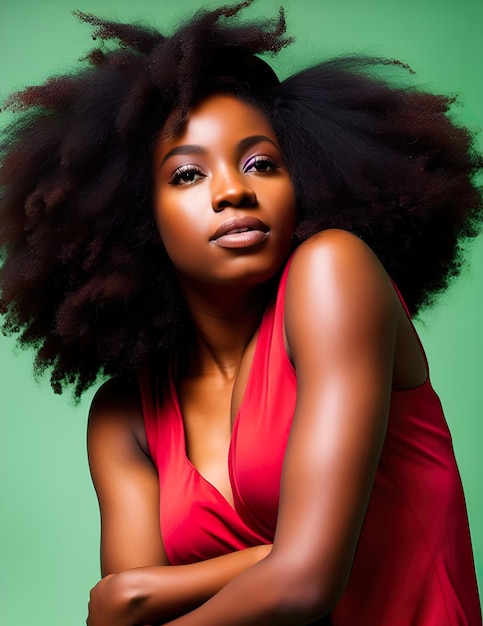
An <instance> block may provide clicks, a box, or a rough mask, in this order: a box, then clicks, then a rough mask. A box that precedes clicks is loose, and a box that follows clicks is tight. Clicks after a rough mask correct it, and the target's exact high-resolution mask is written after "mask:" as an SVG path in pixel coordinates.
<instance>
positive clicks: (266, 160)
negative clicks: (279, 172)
mask: <svg viewBox="0 0 483 626" xmlns="http://www.w3.org/2000/svg"><path fill="white" fill-rule="evenodd" d="M276 169H278V165H277V164H276V163H275V162H274V161H273V160H272V159H271V158H270V157H269V156H266V155H264V154H258V155H257V156H255V157H252V158H251V159H249V160H248V161H247V163H246V164H245V166H244V167H243V173H244V174H247V173H248V172H251V171H255V172H272V171H273V170H276Z"/></svg>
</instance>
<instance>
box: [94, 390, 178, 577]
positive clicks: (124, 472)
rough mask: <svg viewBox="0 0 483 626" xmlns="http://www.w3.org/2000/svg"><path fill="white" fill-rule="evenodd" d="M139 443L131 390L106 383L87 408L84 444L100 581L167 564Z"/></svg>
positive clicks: (138, 415)
mask: <svg viewBox="0 0 483 626" xmlns="http://www.w3.org/2000/svg"><path fill="white" fill-rule="evenodd" d="M143 437H144V427H143V417H142V408H141V403H140V399H139V394H138V392H137V390H136V388H135V385H132V386H129V385H126V384H125V382H123V381H117V380H112V381H109V382H108V383H106V384H105V385H104V386H103V387H101V389H100V390H99V391H98V393H97V394H96V396H95V398H94V401H93V403H92V406H91V411H90V415H89V426H88V439H87V441H88V453H89V465H90V470H91V475H92V480H93V483H94V487H95V489H96V493H97V497H98V500H99V508H100V513H101V569H102V573H103V575H106V574H109V573H113V572H119V571H122V570H125V569H129V568H132V567H139V566H143V565H163V564H166V563H167V559H166V556H165V553H164V549H163V545H162V540H161V534H160V528H159V486H158V477H157V473H156V470H155V468H154V466H153V464H152V462H151V461H150V459H149V458H148V456H147V453H146V450H145V445H143ZM143 448H144V449H143Z"/></svg>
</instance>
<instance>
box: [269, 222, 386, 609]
mask: <svg viewBox="0 0 483 626" xmlns="http://www.w3.org/2000/svg"><path fill="white" fill-rule="evenodd" d="M396 310H397V307H396V302H395V297H394V290H393V289H392V285H391V283H390V280H389V278H388V277H387V275H386V273H385V272H384V270H383V269H382V267H381V266H380V264H379V262H378V260H377V259H376V258H375V256H374V255H373V254H372V252H371V251H370V250H369V249H368V248H367V247H366V246H365V244H363V243H362V242H360V241H359V240H358V239H356V238H355V237H354V236H352V235H349V234H348V233H344V232H342V231H326V232H325V233H322V234H321V235H319V236H318V237H316V238H314V239H313V240H309V241H308V242H307V243H306V244H303V245H302V246H301V247H300V248H299V250H298V251H297V253H296V254H295V257H294V259H293V261H292V265H291V268H290V272H289V278H288V283H287V291H286V312H285V328H286V335H287V341H288V346H289V351H290V355H291V358H292V359H293V362H294V364H295V367H296V371H297V404H296V409H295V415H294V421H293V425H292V430H291V434H290V439H289V443H288V447H287V452H286V456H285V462H284V469H283V475H282V485H281V497H280V511H279V520H278V525H277V533H276V537H275V542H274V549H273V552H272V555H273V556H274V558H276V557H277V555H279V558H282V559H288V561H287V563H288V564H289V565H290V567H291V568H293V567H294V564H295V572H294V576H295V578H293V579H292V580H296V581H297V582H298V583H300V586H302V588H305V590H306V591H307V592H308V593H310V589H309V588H310V585H313V587H314V589H312V591H314V593H318V591H317V590H316V589H315V587H317V589H318V590H324V591H323V593H324V594H325V595H326V597H329V598H332V599H337V597H338V596H339V595H340V593H341V592H342V591H343V589H344V587H345V584H346V581H347V577H348V575H349V572H350V567H351V564H352V559H353V556H354V553H355V549H356V546H357V540H358V536H359V532H360V528H361V526H362V522H363V518H364V514H365V510H366V507H367V503H368V500H369V496H370V493H371V489H372V484H373V480H374V475H375V472H376V468H377V464H378V461H379V457H380V453H381V449H382V445H383V441H384V436H385V431H386V426H387V417H388V411H389V403H390V396H391V383H392V374H393V362H394V346H395V340H396V334H397V314H396ZM300 586H299V585H297V584H296V585H295V586H294V587H293V590H294V593H295V594H297V593H301V590H300Z"/></svg>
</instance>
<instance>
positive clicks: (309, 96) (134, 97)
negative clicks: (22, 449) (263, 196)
mask: <svg viewBox="0 0 483 626" xmlns="http://www.w3.org/2000/svg"><path fill="white" fill-rule="evenodd" d="M250 4H251V0H247V1H245V2H240V3H238V4H235V5H230V6H224V7H220V8H218V9H217V10H213V11H205V12H201V13H199V14H198V15H197V16H196V17H195V18H194V19H192V20H191V21H189V22H187V23H185V24H183V25H181V26H180V27H179V28H178V29H177V30H176V31H175V32H174V33H173V34H171V35H170V36H164V35H162V34H161V33H159V32H158V31H157V30H154V29H150V28H146V27H141V26H138V25H135V24H122V23H117V22H112V21H107V20H102V19H99V18H97V17H95V16H93V15H86V14H83V13H80V12H77V17H78V18H79V19H81V20H82V21H84V22H87V23H89V24H91V25H92V26H93V27H94V35H93V37H94V39H99V40H101V45H100V47H97V48H95V49H94V50H92V51H91V52H90V54H89V55H88V57H87V59H86V61H87V63H84V64H83V65H82V67H81V69H80V70H79V71H78V72H74V73H72V74H69V75H64V76H56V77H54V78H51V79H50V80H48V81H46V82H45V83H44V84H42V85H40V86H33V87H28V88H26V89H24V90H23V91H20V92H17V93H15V94H13V95H12V96H10V98H9V99H8V101H7V103H6V108H7V109H10V110H14V111H16V112H17V113H18V115H17V119H16V120H15V121H14V122H13V123H12V124H10V126H9V127H8V128H7V129H6V131H5V133H4V137H3V140H2V144H1V160H2V164H1V169H0V186H1V199H0V220H1V221H0V255H1V257H0V258H1V260H2V261H3V263H2V267H1V269H0V290H1V291H0V313H1V314H2V315H3V318H4V322H3V332H4V333H18V334H19V341H20V343H21V345H22V346H30V347H32V346H33V347H34V348H35V350H36V361H35V367H36V369H37V371H38V372H43V371H45V370H49V371H50V378H51V384H52V387H53V389H54V391H56V392H58V393H60V392H61V391H62V389H63V388H65V387H66V386H68V385H73V386H74V393H75V395H76V397H80V395H81V394H82V392H83V391H84V390H85V389H86V388H87V387H89V386H90V385H91V384H92V383H93V382H95V381H96V379H97V377H98V376H99V375H108V376H110V375H118V374H129V373H132V372H134V371H135V370H136V368H138V367H139V366H140V365H141V364H143V363H145V362H147V361H149V360H150V359H155V360H156V361H160V362H163V361H165V360H166V358H167V357H168V355H169V354H170V353H171V352H172V350H173V348H174V347H175V346H176V345H177V341H178V338H179V337H180V329H181V328H183V325H184V324H185V323H186V320H185V313H184V309H183V302H182V298H181V297H180V294H179V292H178V289H177V284H176V281H175V279H174V274H173V271H172V267H171V264H170V261H169V259H168V257H167V255H166V253H165V251H164V249H163V247H162V244H161V243H160V241H159V238H158V237H157V236H156V227H155V224H154V219H153V215H152V210H151V206H152V200H151V191H152V190H151V154H152V149H153V145H154V142H155V140H156V138H157V137H158V136H159V133H160V132H161V129H163V127H164V125H165V122H166V120H167V117H168V115H169V114H173V111H175V112H177V117H176V119H175V121H174V127H170V128H171V131H172V132H176V130H177V129H179V128H181V127H182V124H183V122H184V119H185V116H186V113H187V111H188V110H189V108H190V107H191V106H192V105H193V104H194V103H195V102H196V101H199V100H200V99H201V98H203V96H205V95H207V94H209V93H212V92H214V91H217V90H226V91H229V92H231V93H234V94H236V95H237V96H238V97H240V98H243V99H245V100H247V101H249V102H251V103H253V104H255V105H256V106H258V107H260V108H261V109H262V110H263V111H264V112H265V114H266V115H267V116H268V118H269V119H270V121H271V123H272V124H273V127H274V129H275V131H276V133H277V135H278V137H279V140H280V143H281V146H282V150H283V152H284V156H285V159H286V161H287V164H288V167H289V169H290V172H291V175H292V178H293V181H294V185H295V189H296V194H297V200H298V216H299V217H298V227H297V230H296V233H295V239H294V240H295V244H294V245H295V246H296V245H298V243H300V242H301V241H303V240H304V239H306V238H307V237H309V236H311V235H312V234H314V233H315V232H318V231H320V230H322V229H325V228H332V227H337V228H342V229H346V230H349V231H351V232H353V233H355V234H357V235H358V236H360V237H361V238H362V239H364V240H365V241H366V242H367V243H368V244H369V245H370V246H371V247H372V248H373V250H374V251H375V252H376V254H377V255H378V256H379V258H380V259H381V261H382V263H383V264H384V266H385V267H386V269H387V271H388V272H389V274H390V275H391V276H392V277H393V279H394V280H395V281H396V283H397V284H398V286H399V287H400V289H401V291H402V293H403V295H404V297H405V299H406V301H407V303H408V305H409V307H410V310H411V311H412V312H413V313H416V312H417V311H418V310H419V309H420V308H421V307H422V306H423V305H426V304H428V303H430V302H431V299H432V298H433V296H434V295H435V294H437V293H438V292H440V291H441V290H442V289H444V288H445V287H446V286H447V284H448V281H449V280H450V279H451V278H452V277H453V276H455V275H457V274H458V272H459V270H460V266H461V260H462V251H461V243H462V242H464V240H465V239H467V238H469V237H474V236H476V234H478V232H479V230H480V227H481V224H482V221H483V203H482V196H481V191H480V190H479V189H478V187H477V186H476V184H475V182H474V180H475V175H476V173H477V172H478V171H479V170H480V169H481V166H482V162H481V158H480V155H479V154H478V153H477V152H476V150H475V148H474V142H473V137H472V135H471V133H470V132H469V131H468V130H467V129H465V128H462V127H459V126H457V125H456V124H455V123H453V122H452V121H451V119H450V118H449V117H448V112H449V110H450V107H451V105H452V104H453V99H452V98H449V97H446V96H441V95H433V94H429V93H426V92H423V91H419V90H417V89H416V88H414V87H408V86H407V84H404V85H401V84H400V82H399V83H398V81H397V80H396V79H395V78H394V77H393V78H391V79H389V78H388V77H387V76H386V70H388V68H389V69H390V68H393V72H398V71H404V66H403V64H402V63H399V62H397V61H388V60H385V59H379V58H367V57H343V58H336V59H332V60H329V61H325V62H322V63H320V64H319V65H316V66H314V67H311V68H309V69H306V70H304V71H301V72H299V73H297V74H295V75H293V76H292V77H290V78H288V79H286V80H284V81H282V82H279V81H278V79H277V77H276V74H275V72H274V71H273V69H272V68H271V67H270V66H269V65H268V63H267V62H266V61H264V60H262V59H261V58H260V57H259V56H257V55H260V54H267V53H268V54H274V53H276V52H278V51H279V50H280V49H281V48H283V47H284V46H286V45H288V44H289V43H290V42H291V38H290V37H287V36H286V35H285V19H284V14H283V11H282V10H280V14H279V16H278V18H277V19H275V20H267V21H254V22H250V23H240V22H239V21H238V19H237V17H236V16H237V14H238V13H239V11H240V10H241V9H243V8H245V7H247V6H248V5H250ZM406 69H407V68H406ZM171 119H172V118H171Z"/></svg>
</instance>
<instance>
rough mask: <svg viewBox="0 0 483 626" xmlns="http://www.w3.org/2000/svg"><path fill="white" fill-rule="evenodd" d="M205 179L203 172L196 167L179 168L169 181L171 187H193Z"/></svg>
mask: <svg viewBox="0 0 483 626" xmlns="http://www.w3.org/2000/svg"><path fill="white" fill-rule="evenodd" d="M203 177H204V174H203V172H202V171H201V170H200V169H199V168H198V167H196V166H195V165H182V166H181V167H178V168H177V169H176V170H175V171H174V173H173V175H172V176H171V180H170V181H169V184H170V185H191V184H192V183H195V182H197V181H198V180H200V179H201V178H203Z"/></svg>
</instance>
